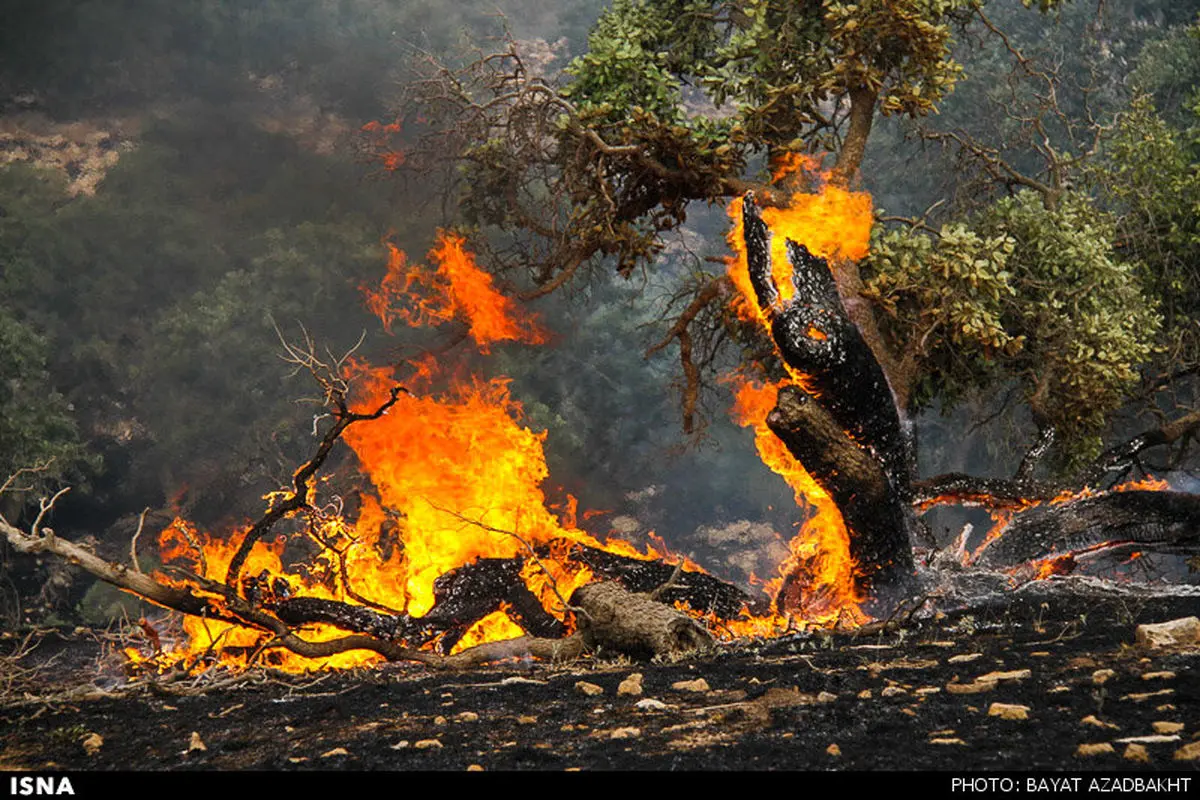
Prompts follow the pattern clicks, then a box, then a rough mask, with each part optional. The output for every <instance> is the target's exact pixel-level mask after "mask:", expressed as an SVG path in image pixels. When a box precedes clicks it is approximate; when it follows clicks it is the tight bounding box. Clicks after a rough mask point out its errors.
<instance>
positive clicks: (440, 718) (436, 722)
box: [433, 714, 446, 725]
mask: <svg viewBox="0 0 1200 800" xmlns="http://www.w3.org/2000/svg"><path fill="white" fill-rule="evenodd" d="M433 724H434V725H445V724H446V718H445V717H443V716H441V715H440V714H439V715H438V716H436V717H434V718H433Z"/></svg>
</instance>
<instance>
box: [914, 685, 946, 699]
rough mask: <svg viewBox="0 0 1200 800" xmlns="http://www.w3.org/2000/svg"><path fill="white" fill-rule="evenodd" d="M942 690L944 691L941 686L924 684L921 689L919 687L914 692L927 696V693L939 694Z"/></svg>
mask: <svg viewBox="0 0 1200 800" xmlns="http://www.w3.org/2000/svg"><path fill="white" fill-rule="evenodd" d="M940 691H942V687H940V686H922V687H921V688H920V689H917V690H916V691H915V692H913V694H916V695H919V696H921V697H925V696H927V695H931V694H937V693H938V692H940Z"/></svg>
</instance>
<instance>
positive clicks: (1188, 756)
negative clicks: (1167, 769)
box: [1175, 742, 1200, 761]
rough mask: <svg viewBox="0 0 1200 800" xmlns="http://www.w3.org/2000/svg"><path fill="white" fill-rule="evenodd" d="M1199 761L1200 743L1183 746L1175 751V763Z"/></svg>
mask: <svg viewBox="0 0 1200 800" xmlns="http://www.w3.org/2000/svg"><path fill="white" fill-rule="evenodd" d="M1197 759H1200V742H1192V743H1191V744H1185V745H1184V746H1183V747H1181V748H1179V749H1178V750H1176V751H1175V760H1176V761H1195V760H1197Z"/></svg>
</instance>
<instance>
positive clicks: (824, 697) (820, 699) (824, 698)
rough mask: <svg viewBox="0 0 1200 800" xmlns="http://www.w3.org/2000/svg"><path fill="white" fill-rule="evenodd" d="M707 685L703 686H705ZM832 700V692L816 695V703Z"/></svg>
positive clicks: (833, 698) (834, 698)
mask: <svg viewBox="0 0 1200 800" xmlns="http://www.w3.org/2000/svg"><path fill="white" fill-rule="evenodd" d="M707 685H708V684H705V686H707ZM834 700H837V695H836V694H834V693H833V692H820V693H818V694H817V702H818V703H832V702H833V701H834Z"/></svg>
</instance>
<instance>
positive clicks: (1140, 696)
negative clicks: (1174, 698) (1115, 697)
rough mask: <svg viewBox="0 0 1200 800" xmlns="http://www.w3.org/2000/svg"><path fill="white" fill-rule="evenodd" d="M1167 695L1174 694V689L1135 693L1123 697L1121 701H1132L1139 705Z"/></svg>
mask: <svg viewBox="0 0 1200 800" xmlns="http://www.w3.org/2000/svg"><path fill="white" fill-rule="evenodd" d="M1167 694H1175V690H1174V689H1159V690H1158V691H1157V692H1135V693H1134V694H1127V695H1124V696H1123V697H1122V698H1121V699H1122V700H1132V701H1133V702H1135V703H1140V702H1142V701H1143V700H1149V699H1150V698H1151V697H1162V696H1163V695H1167Z"/></svg>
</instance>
